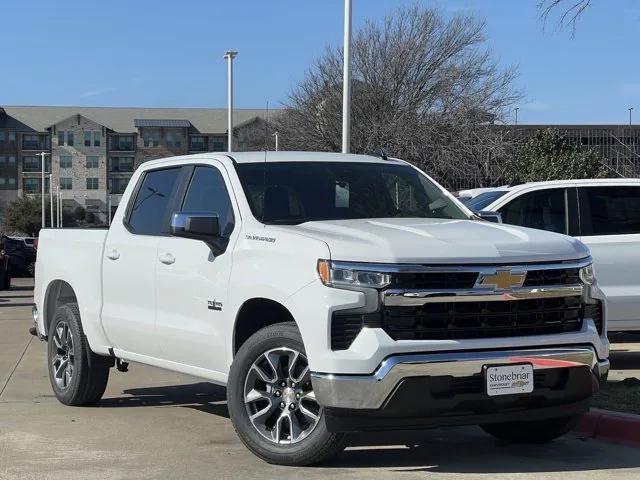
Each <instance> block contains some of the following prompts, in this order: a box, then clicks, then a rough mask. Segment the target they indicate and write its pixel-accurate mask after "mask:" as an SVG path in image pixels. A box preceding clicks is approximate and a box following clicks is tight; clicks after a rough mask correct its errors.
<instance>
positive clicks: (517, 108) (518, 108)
mask: <svg viewBox="0 0 640 480" xmlns="http://www.w3.org/2000/svg"><path fill="white" fill-rule="evenodd" d="M518 110H520V107H516V125H517V124H518Z"/></svg>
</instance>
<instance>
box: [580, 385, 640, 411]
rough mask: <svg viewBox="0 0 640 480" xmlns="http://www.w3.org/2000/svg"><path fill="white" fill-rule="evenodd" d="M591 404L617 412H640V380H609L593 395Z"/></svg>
mask: <svg viewBox="0 0 640 480" xmlns="http://www.w3.org/2000/svg"><path fill="white" fill-rule="evenodd" d="M591 406H592V407H595V408H602V409H605V410H614V411H617V412H626V413H635V414H640V380H639V379H637V378H625V379H624V380H622V381H620V382H607V383H606V384H605V385H604V386H603V387H602V388H601V389H600V391H599V392H598V393H597V394H595V395H594V396H593V399H592V401H591Z"/></svg>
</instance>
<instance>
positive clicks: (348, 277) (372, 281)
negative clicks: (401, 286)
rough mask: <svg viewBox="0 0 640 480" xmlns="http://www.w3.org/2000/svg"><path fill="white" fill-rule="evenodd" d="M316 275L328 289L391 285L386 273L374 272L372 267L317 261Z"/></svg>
mask: <svg viewBox="0 0 640 480" xmlns="http://www.w3.org/2000/svg"><path fill="white" fill-rule="evenodd" d="M318 275H319V276H320V280H322V283H324V284H325V285H327V286H328V287H361V288H383V287H386V286H387V285H389V283H391V276H390V275H389V274H388V273H383V272H376V271H375V267H373V266H372V267H371V269H369V268H368V267H365V268H363V265H362V264H353V265H350V264H348V263H343V262H340V263H337V264H336V263H333V262H331V261H330V260H318Z"/></svg>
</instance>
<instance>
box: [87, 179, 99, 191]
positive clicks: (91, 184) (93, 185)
mask: <svg viewBox="0 0 640 480" xmlns="http://www.w3.org/2000/svg"><path fill="white" fill-rule="evenodd" d="M87 190H98V178H97V177H89V178H87Z"/></svg>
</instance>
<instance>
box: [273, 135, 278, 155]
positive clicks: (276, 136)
mask: <svg viewBox="0 0 640 480" xmlns="http://www.w3.org/2000/svg"><path fill="white" fill-rule="evenodd" d="M273 136H274V137H275V139H276V152H277V151H278V131H277V130H276V132H275V133H274V134H273Z"/></svg>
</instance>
